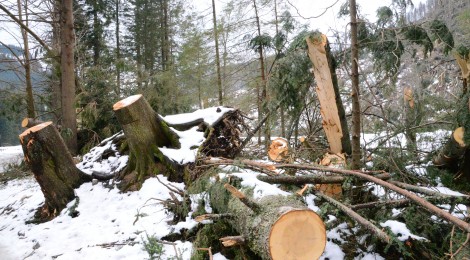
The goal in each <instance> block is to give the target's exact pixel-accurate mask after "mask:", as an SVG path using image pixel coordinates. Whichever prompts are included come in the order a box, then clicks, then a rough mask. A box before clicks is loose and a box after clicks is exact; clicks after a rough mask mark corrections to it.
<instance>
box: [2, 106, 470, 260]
mask: <svg viewBox="0 0 470 260" xmlns="http://www.w3.org/2000/svg"><path fill="white" fill-rule="evenodd" d="M220 109H221V112H217V108H209V109H204V110H198V111H196V112H194V113H190V114H182V115H177V116H167V117H164V119H165V120H166V121H168V122H170V123H171V124H177V123H182V122H186V121H185V120H194V119H195V118H196V117H197V118H203V119H204V121H205V122H206V123H208V124H212V123H214V122H215V121H216V120H217V119H218V118H220V116H221V115H223V113H226V112H227V111H230V110H231V109H230V108H223V107H220ZM172 130H173V131H175V132H176V133H177V135H178V136H179V137H180V139H179V141H180V143H181V149H170V148H165V147H164V148H162V149H161V150H162V152H163V153H164V154H165V155H166V156H169V157H170V158H172V159H173V160H175V161H176V162H178V163H181V164H184V163H187V162H192V161H194V160H195V156H196V152H197V151H196V149H195V147H196V146H199V145H200V144H202V142H203V141H204V136H203V133H202V132H199V131H197V127H194V128H191V129H189V130H187V131H178V130H175V129H172ZM120 134H122V133H118V134H117V135H120ZM441 134H442V136H443V138H447V135H448V132H446V131H442V133H441V132H438V133H437V134H436V135H441ZM422 136H423V137H428V134H427V133H425V134H422ZM115 137H116V136H114V138H115ZM376 137H377V135H376V136H375V137H374V136H372V135H371V136H368V135H364V138H368V139H369V141H371V140H374V139H376ZM112 138H113V137H110V138H108V139H105V140H103V142H101V144H100V145H99V146H97V147H95V148H93V149H92V150H91V151H90V152H89V153H88V154H86V155H85V156H84V157H83V161H82V162H81V163H79V164H77V167H79V168H80V169H82V170H83V171H85V172H86V173H88V174H91V173H93V172H100V173H105V174H114V173H116V172H119V171H120V170H121V169H123V167H125V166H126V164H127V163H128V156H127V155H122V154H120V153H119V151H118V148H117V147H115V145H114V144H112V141H111V139H112ZM400 138H401V136H398V137H397V140H395V141H397V142H400V141H401V140H399V139H400ZM418 140H419V138H418ZM422 140H423V143H422V144H420V147H426V148H432V147H433V146H432V145H429V142H425V141H424V140H425V139H422ZM390 142H392V141H390ZM372 143H378V142H377V140H376V141H373V142H372ZM105 154H107V155H106V156H104V155H105ZM22 158H23V155H22V149H21V146H13V147H0V172H1V171H2V170H3V168H4V167H5V165H7V164H9V163H18V162H20V161H21V159H22ZM215 159H216V158H214V160H215ZM218 169H219V174H218V176H219V177H220V178H225V177H229V176H234V177H238V178H240V179H241V184H242V185H243V186H245V187H247V188H249V189H251V190H252V191H253V196H254V198H255V199H260V198H262V197H264V196H269V195H282V196H289V195H291V193H289V192H286V191H283V190H282V189H280V188H279V185H271V184H268V183H265V182H262V181H259V180H258V179H257V178H256V177H257V176H258V175H259V174H261V173H258V172H256V171H252V170H249V169H242V168H240V167H236V166H225V167H219V168H218ZM407 170H408V171H411V172H415V173H416V174H419V175H425V174H426V167H425V166H423V165H410V166H407ZM163 184H171V186H173V187H175V188H177V189H181V190H184V189H185V187H184V184H182V183H173V182H169V181H168V180H167V178H166V177H164V176H161V175H159V176H157V177H155V178H150V179H148V180H146V181H145V183H144V184H143V186H142V188H141V189H140V190H139V191H136V192H127V193H121V192H120V191H119V190H118V189H117V188H116V187H115V186H114V184H113V183H112V181H110V182H107V183H98V184H96V185H93V184H92V183H85V184H83V185H81V186H80V187H79V188H77V189H76V190H75V193H76V195H77V198H78V199H76V200H74V201H72V202H70V203H69V205H68V206H67V208H66V209H64V210H63V211H62V212H61V213H60V215H59V216H58V217H56V218H55V219H54V220H52V221H49V222H47V223H42V224H26V223H25V222H26V221H28V220H31V219H32V218H33V215H34V213H35V211H36V209H37V208H38V207H39V206H41V205H42V204H43V202H44V197H43V194H42V192H41V189H40V187H39V185H38V184H37V182H36V181H35V180H34V179H33V178H31V177H30V178H25V179H18V180H12V181H9V182H7V183H4V184H0V233H1V235H0V256H1V257H0V259H2V260H3V259H5V260H9V259H24V258H28V259H51V258H56V259H148V254H147V252H146V251H145V250H144V248H143V241H144V240H145V239H146V236H147V235H148V236H154V237H156V238H157V239H162V238H163V237H164V236H166V235H168V234H170V233H178V232H180V231H181V230H182V229H183V228H184V229H191V228H194V227H195V226H196V225H197V223H196V222H195V220H194V219H193V218H192V214H193V213H192V212H190V213H189V214H188V215H187V216H186V217H185V218H184V220H183V221H181V222H179V223H176V224H170V221H171V220H172V219H173V213H171V212H169V211H168V210H166V209H165V207H164V206H163V205H162V204H161V200H166V199H169V198H171V196H170V191H169V190H168V188H167V187H166V186H165V185H163ZM368 185H369V186H370V187H371V189H372V191H373V193H374V194H376V195H377V196H379V197H381V198H382V199H384V197H385V196H386V197H387V199H398V198H402V197H401V196H400V195H397V194H396V193H394V192H385V190H384V189H383V188H382V187H380V186H378V185H375V184H368ZM428 189H429V190H433V191H439V192H442V193H444V194H449V195H455V196H464V194H462V193H459V192H455V191H452V190H450V189H448V188H446V187H443V186H442V184H440V185H438V186H437V187H429V188H428ZM176 197H177V199H179V200H182V198H181V197H180V196H179V195H177V194H176ZM190 199H191V210H195V209H196V208H197V207H198V204H199V203H200V202H201V201H204V206H205V210H206V212H208V213H210V212H212V208H211V206H210V203H209V201H210V200H209V197H208V194H207V193H205V192H203V193H200V194H191V195H190ZM315 199H316V196H315V195H313V194H306V196H305V197H304V200H305V202H306V205H307V206H308V207H309V208H310V209H312V210H314V211H315V212H319V211H320V208H319V206H318V205H317V204H316V201H315ZM75 204H77V207H76V210H77V211H78V212H79V214H78V216H76V217H71V216H69V212H70V211H71V208H72V207H73V206H74V205H75ZM439 207H441V208H443V209H446V210H449V209H450V208H451V206H450V205H448V204H443V205H439ZM466 211H467V207H466V206H465V205H461V204H458V205H455V207H454V210H453V212H452V214H453V215H455V216H458V217H459V218H462V219H463V218H464V217H466V216H467V212H466ZM334 212H335V211H332V212H327V214H326V216H325V219H324V221H325V223H326V224H327V226H328V229H327V240H328V241H327V243H326V248H325V252H324V254H323V255H322V256H321V258H320V259H344V258H345V257H346V254H345V252H343V250H342V249H341V246H342V244H344V243H346V241H349V239H348V237H350V236H358V235H357V234H356V231H357V230H358V229H357V226H356V227H353V228H351V225H350V224H348V223H346V222H339V221H338V220H339V219H341V218H339V217H338V216H335V215H334ZM401 212H402V209H392V211H391V213H392V217H394V218H395V217H397V216H398V217H399V215H400V214H401ZM208 223H210V222H208ZM380 226H381V227H384V228H385V227H388V228H390V230H391V232H393V233H394V234H395V235H397V236H398V239H400V240H401V241H405V240H406V239H408V237H411V238H413V239H419V240H426V238H424V237H420V236H417V235H415V234H412V233H411V232H410V230H409V229H408V228H407V227H406V224H405V223H402V222H399V221H396V220H387V221H385V222H383V223H380ZM368 238H370V234H365V235H364V234H363V233H362V234H361V235H360V237H358V238H357V241H359V242H361V241H362V242H363V243H366V242H367V241H368ZM192 246H193V245H192V243H191V242H183V241H176V242H175V247H173V245H170V244H164V245H163V248H164V252H163V255H162V256H161V258H162V259H169V258H175V257H176V256H177V255H178V256H180V257H181V259H190V255H191V251H192V250H193V248H192ZM364 246H365V245H364ZM175 248H176V249H175ZM367 251H368V252H363V251H361V250H360V249H358V251H357V254H356V255H357V256H356V257H355V258H354V259H367V260H368V259H384V258H383V257H382V256H380V255H379V254H378V253H377V252H374V247H373V246H372V245H369V246H368V247H367ZM213 258H214V259H218V260H224V259H227V258H226V257H225V256H223V255H222V254H220V253H217V252H214V255H213Z"/></svg>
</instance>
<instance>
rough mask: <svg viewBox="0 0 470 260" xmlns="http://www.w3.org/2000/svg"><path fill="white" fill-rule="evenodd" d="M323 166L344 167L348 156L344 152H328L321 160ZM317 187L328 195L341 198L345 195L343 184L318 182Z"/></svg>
mask: <svg viewBox="0 0 470 260" xmlns="http://www.w3.org/2000/svg"><path fill="white" fill-rule="evenodd" d="M320 164H321V165H323V166H332V167H335V168H344V167H345V166H346V158H345V156H344V154H341V153H338V154H331V153H326V154H325V155H324V156H323V158H322V160H321V162H320ZM315 188H316V189H317V190H319V191H322V192H323V193H325V194H326V195H327V196H332V197H333V198H336V199H339V198H341V196H342V195H343V187H342V185H341V184H317V185H315Z"/></svg>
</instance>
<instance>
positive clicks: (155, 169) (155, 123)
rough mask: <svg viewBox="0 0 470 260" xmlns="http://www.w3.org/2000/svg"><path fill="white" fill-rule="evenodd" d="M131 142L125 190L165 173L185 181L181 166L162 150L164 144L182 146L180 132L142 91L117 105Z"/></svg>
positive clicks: (125, 131)
mask: <svg viewBox="0 0 470 260" xmlns="http://www.w3.org/2000/svg"><path fill="white" fill-rule="evenodd" d="M113 110H114V113H115V114H116V117H117V119H118V121H119V123H120V124H121V126H122V129H123V131H124V134H125V136H126V138H127V142H128V145H129V164H128V168H127V170H126V171H125V172H124V174H123V176H120V179H122V186H121V188H122V189H123V190H138V189H140V187H141V186H142V183H143V182H144V181H145V180H146V179H147V178H148V177H151V176H154V175H156V174H164V175H166V176H169V177H170V180H173V181H181V180H182V176H175V174H171V172H181V171H182V170H181V169H180V167H179V166H178V165H177V164H176V163H174V162H172V161H171V160H169V159H168V158H167V157H166V156H164V155H163V153H162V152H161V151H160V147H167V148H180V147H181V144H180V142H179V140H178V136H177V134H176V133H175V132H174V131H172V130H171V129H170V128H169V127H168V125H167V124H166V123H165V122H164V121H163V120H162V119H161V118H160V116H159V115H158V114H157V113H156V112H155V111H154V110H153V109H152V107H151V106H150V104H149V103H148V102H147V100H146V99H145V98H144V97H143V96H142V95H134V96H130V97H128V98H125V99H123V100H121V101H118V102H117V103H115V104H114V105H113Z"/></svg>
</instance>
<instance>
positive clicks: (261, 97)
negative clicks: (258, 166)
mask: <svg viewBox="0 0 470 260" xmlns="http://www.w3.org/2000/svg"><path fill="white" fill-rule="evenodd" d="M253 7H254V8H255V18H256V27H257V28H258V37H261V24H260V22H259V15H258V8H257V6H256V0H253ZM258 44H259V46H258V53H259V64H260V69H259V70H260V75H261V94H260V89H259V85H257V86H258V87H257V91H258V120H261V118H262V117H263V116H264V114H265V113H266V110H267V109H265V108H266V107H267V101H268V100H267V86H266V74H265V70H264V54H263V45H262V44H261V43H258ZM270 142H271V131H270V129H269V118H268V119H267V120H266V124H265V127H264V145H265V149H266V151H267V150H268V147H269V144H270ZM258 143H259V141H258Z"/></svg>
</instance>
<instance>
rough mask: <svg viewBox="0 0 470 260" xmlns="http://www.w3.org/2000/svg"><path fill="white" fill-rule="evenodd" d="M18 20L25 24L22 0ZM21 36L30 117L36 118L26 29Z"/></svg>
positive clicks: (26, 12) (26, 16) (19, 1)
mask: <svg viewBox="0 0 470 260" xmlns="http://www.w3.org/2000/svg"><path fill="white" fill-rule="evenodd" d="M27 2H28V1H25V18H26V20H25V22H24V24H25V25H26V26H28V7H27V6H26V4H27ZM17 3H18V19H19V20H20V21H21V22H23V11H22V8H21V0H18V2H17ZM21 36H22V37H23V52H24V64H23V66H24V71H25V82H26V97H27V98H26V103H27V104H28V109H27V110H28V117H30V118H34V117H36V115H35V114H36V113H35V109H34V97H33V85H32V83H31V59H30V55H29V43H28V33H27V32H26V30H25V29H23V28H21Z"/></svg>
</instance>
